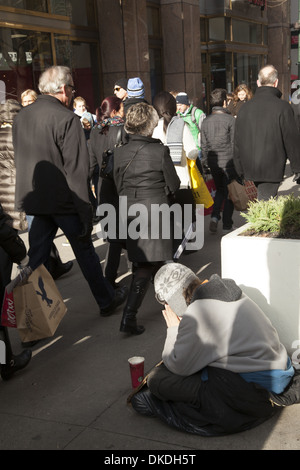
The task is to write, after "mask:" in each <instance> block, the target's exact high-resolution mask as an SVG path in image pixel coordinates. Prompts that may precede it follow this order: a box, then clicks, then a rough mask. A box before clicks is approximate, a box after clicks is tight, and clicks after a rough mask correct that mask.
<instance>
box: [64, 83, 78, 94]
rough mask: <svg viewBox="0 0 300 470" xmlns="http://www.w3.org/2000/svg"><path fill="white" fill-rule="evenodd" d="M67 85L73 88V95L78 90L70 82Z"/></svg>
mask: <svg viewBox="0 0 300 470" xmlns="http://www.w3.org/2000/svg"><path fill="white" fill-rule="evenodd" d="M66 86H68V87H70V88H72V93H73V95H74V94H75V93H76V90H75V87H74V85H69V83H67V85H66Z"/></svg>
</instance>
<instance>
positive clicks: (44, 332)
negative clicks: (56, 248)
mask: <svg viewBox="0 0 300 470" xmlns="http://www.w3.org/2000/svg"><path fill="white" fill-rule="evenodd" d="M13 293H14V304H15V313H16V323H17V328H18V331H19V334H20V337H21V341H23V342H27V341H34V340H37V339H42V338H49V337H50V336H53V335H54V333H55V331H56V329H57V327H58V325H59V324H60V322H61V320H62V318H63V317H64V315H65V314H66V312H67V308H66V305H65V303H64V301H63V298H62V296H61V294H60V292H59V290H58V289H57V287H56V284H55V282H54V280H53V278H52V276H51V275H50V273H49V271H48V270H47V269H46V268H45V267H44V266H43V265H41V266H39V267H38V268H37V269H36V270H35V271H33V273H32V274H31V275H30V276H29V278H28V280H27V282H26V283H25V284H23V285H21V286H17V287H15V288H14V291H13Z"/></svg>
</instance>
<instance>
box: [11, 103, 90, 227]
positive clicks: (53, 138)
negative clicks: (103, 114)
mask: <svg viewBox="0 0 300 470" xmlns="http://www.w3.org/2000/svg"><path fill="white" fill-rule="evenodd" d="M13 143H14V148H15V163H16V168H17V181H16V206H17V208H18V209H19V210H20V209H23V210H24V211H25V212H26V213H27V214H30V215H39V214H75V213H77V214H79V216H80V218H81V220H82V221H84V220H85V218H86V217H89V214H90V209H91V205H90V201H89V193H88V177H89V154H88V150H87V144H86V139H85V135H84V132H83V129H82V127H81V123H80V120H79V119H78V117H77V116H76V114H75V113H73V112H72V111H71V110H70V109H67V108H66V107H65V106H64V105H63V104H62V103H61V102H60V101H59V100H58V99H57V98H55V97H53V96H50V95H39V96H38V98H37V100H36V101H35V103H33V104H32V105H30V106H26V107H25V108H23V109H22V110H21V111H20V112H19V114H18V115H17V116H16V118H15V120H14V123H13Z"/></svg>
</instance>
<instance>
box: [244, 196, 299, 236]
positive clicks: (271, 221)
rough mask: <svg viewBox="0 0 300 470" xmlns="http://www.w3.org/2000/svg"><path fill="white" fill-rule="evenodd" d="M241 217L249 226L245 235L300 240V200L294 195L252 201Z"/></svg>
mask: <svg viewBox="0 0 300 470" xmlns="http://www.w3.org/2000/svg"><path fill="white" fill-rule="evenodd" d="M241 215H242V216H243V217H244V218H245V219H246V221H247V222H248V224H249V226H248V228H247V231H246V232H243V235H264V236H272V237H278V238H300V198H299V197H295V196H294V195H293V194H289V195H287V196H278V197H277V198H271V199H269V200H267V201H251V202H250V203H249V206H248V211H247V212H245V213H242V214H241Z"/></svg>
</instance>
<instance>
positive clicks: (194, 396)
mask: <svg viewBox="0 0 300 470" xmlns="http://www.w3.org/2000/svg"><path fill="white" fill-rule="evenodd" d="M201 374H202V372H201V371H200V372H197V373H196V374H193V375H189V376H187V377H184V376H181V375H176V374H173V373H172V372H170V371H169V370H168V369H167V368H166V366H165V365H164V364H161V365H160V366H158V367H155V368H154V369H153V370H152V371H151V372H150V374H149V377H148V379H147V385H148V388H149V390H150V392H151V393H153V395H155V396H156V397H157V398H159V399H160V400H163V401H179V402H183V403H190V404H192V405H198V404H199V400H200V387H201V383H202V381H201Z"/></svg>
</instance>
